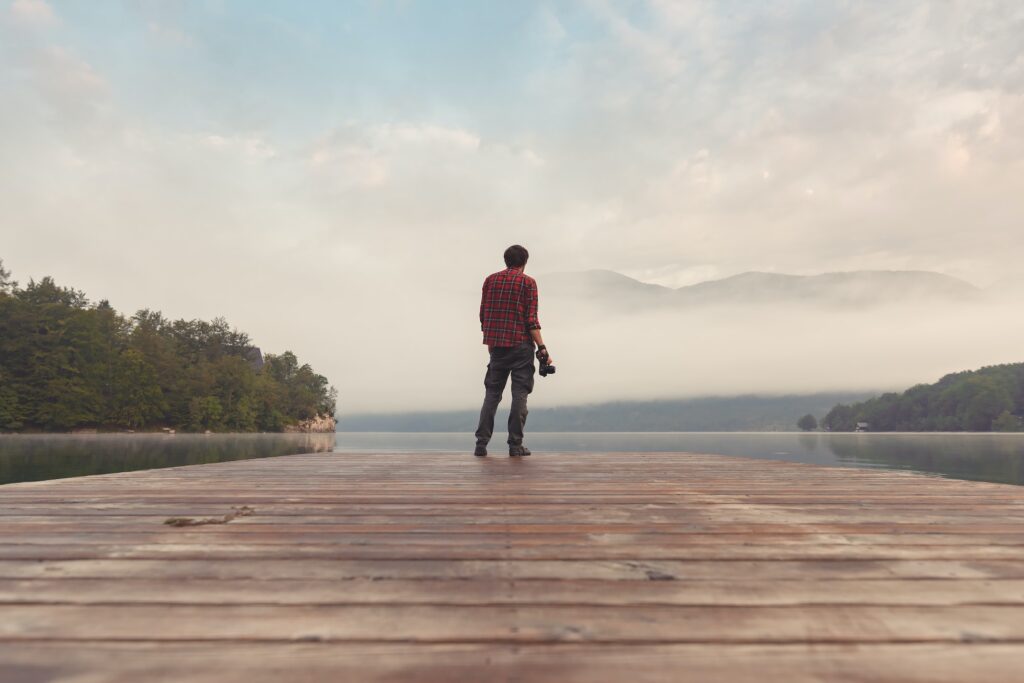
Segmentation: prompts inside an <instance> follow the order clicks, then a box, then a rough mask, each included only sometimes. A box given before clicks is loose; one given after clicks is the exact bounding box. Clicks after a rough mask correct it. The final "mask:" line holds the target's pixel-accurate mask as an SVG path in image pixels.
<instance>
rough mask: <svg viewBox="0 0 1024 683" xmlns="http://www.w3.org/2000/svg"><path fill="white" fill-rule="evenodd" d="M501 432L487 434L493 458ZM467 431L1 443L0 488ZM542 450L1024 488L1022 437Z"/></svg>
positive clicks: (580, 442) (538, 447)
mask: <svg viewBox="0 0 1024 683" xmlns="http://www.w3.org/2000/svg"><path fill="white" fill-rule="evenodd" d="M504 438H505V437H504V435H503V434H495V437H494V441H493V442H492V452H493V453H495V454H497V455H500V454H502V452H503V448H504V443H503V442H504ZM472 444H473V437H472V434H469V433H466V434H462V433H458V434H456V433H345V432H341V433H338V434H337V435H334V434H211V435H199V434H178V435H174V436H165V435H160V434H137V435H127V434H99V435H63V434H61V435H22V436H0V484H3V483H11V482H16V481H37V480H42V479H59V478H62V477H78V476H82V475H86V474H106V473H110V472H124V471H128V470H144V469H155V468H160V467H176V466H178V465H195V464H200V463H211V462H222V461H225V460H245V459H248V458H265V457H270V456H275V455H289V454H293V453H311V452H322V451H331V450H336V451H340V452H346V451H348V452H380V453H386V452H395V451H416V452H423V451H434V452H451V453H456V454H465V455H466V456H469V453H471V451H472ZM529 445H530V447H531V448H533V450H534V452H535V453H536V456H537V457H543V454H544V452H545V451H548V452H568V453H584V452H591V453H602V452H614V451H618V452H622V451H625V452H642V451H681V452H690V453H712V454H719V455H736V456H743V457H747V458H766V459H774V460H789V461H793V462H804V463H812V464H816V465H832V466H836V465H839V466H845V467H867V468H888V469H900V470H910V471H914V472H922V473H928V474H935V475H939V476H944V477H951V478H954V479H971V480H977V481H991V482H998V483H1006V484H1018V485H1024V434H820V433H814V434H779V433H764V434H749V433H747V434H740V433H692V432H672V433H664V432H662V433H635V432H634V433H628V432H613V433H594V432H578V433H553V432H546V433H545V432H538V433H533V434H530V435H529Z"/></svg>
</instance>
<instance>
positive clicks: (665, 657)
mask: <svg viewBox="0 0 1024 683" xmlns="http://www.w3.org/2000/svg"><path fill="white" fill-rule="evenodd" d="M1022 660H1024V645H1016V644H989V643H973V644H948V643H942V644H905V645H864V644H858V645H849V644H843V645H827V644H816V645H771V646H764V645H730V644H700V645H641V644H633V645H628V646H623V645H607V644H601V645H587V644H546V645H543V646H530V645H528V644H516V645H514V646H509V645H495V644H486V645H465V644H445V645H425V644H416V645H412V644H362V643H360V644H351V643H226V642H217V643H152V642H148V643H111V642H96V641H87V642H83V643H81V644H79V645H78V646H74V645H71V646H69V645H68V644H61V643H53V642H49V643H48V642H34V643H30V642H20V643H0V662H4V673H5V679H4V681H5V683H39V682H40V681H47V682H54V681H56V682H60V683H63V682H65V681H66V682H71V681H80V680H90V681H92V680H102V681H104V682H105V683H139V682H140V681H156V680H159V681H189V683H279V682H280V681H284V680H306V681H360V682H361V683H363V682H366V683H378V682H379V683H394V681H418V682H427V681H429V682H436V683H441V682H447V681H496V682H499V683H519V682H522V681H561V682H565V683H622V682H623V681H630V682H631V683H662V682H671V683H706V682H707V681H780V682H785V683H811V682H814V683H821V682H823V681H828V682H830V683H832V682H839V683H874V682H881V681H900V682H901V683H963V682H964V681H985V683H1016V682H1017V681H1019V680H1020V662H1021V661H1022Z"/></svg>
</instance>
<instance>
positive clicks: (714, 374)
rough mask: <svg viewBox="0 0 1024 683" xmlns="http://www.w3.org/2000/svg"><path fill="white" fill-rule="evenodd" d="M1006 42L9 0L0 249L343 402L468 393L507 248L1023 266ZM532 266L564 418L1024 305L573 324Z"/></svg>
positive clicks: (34, 273)
mask: <svg viewBox="0 0 1024 683" xmlns="http://www.w3.org/2000/svg"><path fill="white" fill-rule="evenodd" d="M1022 35H1024V5H1022V4H1021V3H1019V2H1015V1H1013V0H1006V1H1001V0H985V1H960V2H958V1H949V2H924V1H920V0H892V1H890V2H885V3H860V2H822V1H820V0H807V1H783V2H772V3H761V2H710V1H709V2H702V1H700V0H694V1H692V2H682V1H681V2H672V1H670V0H648V1H647V2H610V1H608V2H605V1H601V0H594V1H592V2H572V3H570V2H550V3H543V2H537V3H534V2H522V3H458V2H451V3H448V2H404V1H403V2H398V1H395V2H388V1H384V2H366V3H364V4H359V3H333V2H323V3H319V4H318V3H313V2H310V3H301V4H296V3H289V2H258V3H257V2H207V3H203V2H189V3H185V2H150V1H146V0H137V1H129V0H125V1H124V2H113V1H111V2H102V3H92V2H89V3H81V2H55V1H53V2H47V1H45V0H13V2H11V1H9V0H3V4H2V5H0V60H2V61H0V101H2V103H3V106H2V107H0V231H2V234H0V258H3V259H4V261H5V263H6V265H7V267H9V268H10V269H12V270H13V271H14V273H15V276H16V277H18V278H19V279H21V280H27V279H28V278H29V277H37V278H38V277H41V276H43V275H47V274H50V275H54V276H55V277H56V278H57V279H58V281H60V282H62V283H65V284H73V285H75V286H77V287H80V288H82V289H84V290H86V292H87V293H88V294H89V295H90V296H91V297H93V298H94V299H99V298H108V299H110V300H111V302H112V304H113V305H114V306H115V307H116V308H118V309H119V310H121V311H123V312H126V313H130V312H132V311H134V310H135V309H138V308H141V307H150V308H155V309H161V310H163V311H164V312H165V313H166V314H168V315H171V316H174V317H213V316H217V315H223V316H225V317H227V318H228V319H229V320H230V321H231V322H232V323H233V324H235V325H237V326H238V327H239V328H241V329H244V330H246V331H247V332H249V333H250V334H251V335H252V336H253V337H254V338H255V340H256V341H257V342H258V343H259V344H260V345H261V346H263V347H264V348H265V349H268V350H271V351H280V350H284V349H285V348H289V349H292V350H294V351H295V352H296V353H298V354H299V356H300V357H301V358H303V359H304V360H307V361H309V362H311V363H312V364H313V365H314V367H316V368H317V369H318V370H320V371H321V372H323V373H325V374H326V375H328V377H329V378H330V379H331V380H332V381H333V382H334V384H335V385H337V387H338V388H339V391H340V394H341V399H340V407H341V409H342V410H346V411H366V410H385V409H396V408H399V409H405V408H434V407H436V408H451V407H467V406H469V405H472V404H473V403H474V402H475V401H476V400H477V398H478V397H477V394H478V393H479V390H480V387H479V386H478V385H479V383H480V378H481V377H480V376H482V366H483V363H484V362H485V361H484V353H483V351H482V347H481V346H480V345H479V343H478V342H479V339H478V334H479V331H478V324H477V321H476V306H477V302H478V296H479V286H480V281H481V280H482V278H483V276H484V275H486V274H487V273H489V272H492V271H494V270H497V269H498V268H499V267H500V266H501V261H500V256H501V252H502V250H503V249H504V248H505V247H506V246H508V244H510V243H513V242H519V243H522V244H525V245H526V246H527V247H528V248H529V249H530V251H531V253H532V254H533V256H532V258H531V261H530V271H531V272H534V273H544V272H551V271H566V270H575V269H587V268H607V269H612V270H618V271H620V272H624V273H627V274H629V275H632V276H634V277H637V278H640V279H643V280H646V281H651V282H658V283H662V284H669V285H673V286H679V285H684V284H688V283H692V282H696V281H700V280H704V279H709V278H714V277H722V276H727V275H731V274H734V273H738V272H743V271H747V270H764V271H778V272H790V273H799V274H809V273H819V272H826V271H837V270H854V269H904V268H906V269H922V270H934V271H938V272H942V273H946V274H950V275H954V276H957V277H961V278H964V279H967V280H969V281H971V282H973V283H975V284H977V285H980V286H986V287H987V286H991V285H999V284H1000V283H1006V282H1010V281H1014V280H1016V279H1017V278H1018V273H1019V263H1020V258H1021V253H1022V252H1024V229H1022V228H1024V226H1022V224H1021V217H1022V215H1024V211H1022V210H1024V41H1021V36H1022ZM541 283H542V291H541V294H542V322H543V323H544V325H545V332H546V334H547V337H548V340H549V342H550V345H551V347H552V350H553V352H554V353H555V354H556V356H559V358H558V360H560V361H561V362H562V364H563V366H564V367H565V369H566V374H565V375H561V374H560V375H558V376H557V377H555V378H548V379H546V380H544V382H545V386H544V388H545V389H546V390H548V391H547V392H546V395H545V396H544V397H543V398H542V400H543V401H547V402H562V403H570V402H579V401H584V400H602V399H607V398H616V397H636V398H640V397H646V396H652V395H659V396H672V395H680V396H682V395H694V394H700V393H719V394H720V393H734V392H744V391H788V390H803V389H817V388H842V389H846V388H865V387H867V388H874V387H881V388H887V387H890V386H892V387H896V386H900V385H901V384H902V383H912V382H915V381H926V380H933V379H935V378H936V377H934V376H932V375H933V374H935V373H939V372H945V371H948V370H955V369H963V367H966V366H962V365H961V364H970V363H978V364H980V363H986V362H999V361H1008V360H1018V361H1019V360H1024V357H1019V356H1018V357H1016V358H1014V357H1013V354H1014V353H1019V351H1018V350H1019V349H1020V348H1021V345H1020V343H1019V341H1020V333H1021V330H1020V329H1018V327H1017V323H1016V322H1015V319H1016V318H1019V317H1020V316H1019V314H1017V315H1012V314H1010V313H1009V311H1010V310H1011V309H1009V308H999V309H984V310H981V309H973V310H972V311H969V312H965V311H959V310H958V311H957V312H956V313H955V315H952V314H951V313H950V311H947V310H938V311H930V312H927V313H925V312H921V319H920V320H918V321H915V324H913V325H908V324H907V319H906V316H905V315H904V314H891V312H889V313H886V314H884V315H883V314H880V315H879V317H877V318H874V319H867V318H858V319H857V320H844V321H836V320H832V319H828V320H826V319H816V320H812V321H808V320H806V319H795V318H791V317H787V316H789V315H790V314H789V313H784V312H782V313H778V314H775V313H774V312H771V311H747V312H744V314H743V315H742V316H739V317H737V314H736V312H735V311H733V312H732V313H730V314H728V315H726V314H725V313H722V314H720V315H719V314H701V316H695V317H694V318H691V319H686V318H673V319H671V320H666V319H663V318H659V319H649V318H644V317H642V316H641V317H639V318H635V319H630V320H628V321H624V320H615V319H612V318H607V319H596V320H594V319H590V320H583V319H581V318H579V317H573V316H572V315H571V310H566V307H564V306H563V307H559V306H554V307H552V308H551V310H550V311H547V310H546V309H545V308H544V301H543V294H544V292H543V279H541ZM546 313H550V314H551V315H546ZM709 316H710V317H709ZM716 316H717V317H716ZM993 320H998V321H999V323H998V326H997V328H993V327H991V325H992V324H993V323H992V321H993ZM570 322H572V323H573V324H572V325H570V324H569V323H570ZM889 323H892V324H891V325H890V324H889ZM986 324H988V325H989V327H988V328H986V326H985V325H986ZM909 328H912V330H911V331H912V332H913V333H912V334H906V335H902V336H901V335H900V334H896V332H893V330H896V331H899V332H900V333H901V334H902V332H906V331H907V329H909ZM808 330H818V332H813V333H811V334H809V333H808V332H807V331H808ZM850 330H857V332H856V333H850ZM698 331H699V332H698ZM926 340H930V341H926ZM845 342H848V344H847V345H846V346H844V345H843V344H844V343H845ZM924 343H927V350H926V351H924V352H922V351H921V347H922V344H924ZM839 348H842V349H843V352H844V353H846V354H848V356H846V358H847V360H843V361H841V362H836V363H829V364H827V366H825V367H819V366H817V365H816V367H815V370H814V372H813V373H808V372H806V371H803V372H801V370H800V369H801V368H805V367H806V363H807V362H808V358H810V359H818V358H822V357H826V356H829V357H831V355H834V354H835V353H837V349H839ZM865 349H870V350H871V352H867V351H865ZM599 351H600V353H599ZM634 354H635V355H636V356H637V359H636V360H635V361H634V365H633V366H629V365H627V364H625V363H618V362H616V363H615V364H613V365H614V366H615V367H614V368H609V363H608V361H607V358H608V357H615V358H619V359H625V358H629V357H630V356H631V355H634ZM573 367H575V368H576V369H577V370H576V371H575V373H574V374H573V373H571V372H569V370H570V368H573ZM574 375H575V376H574ZM549 383H550V384H549Z"/></svg>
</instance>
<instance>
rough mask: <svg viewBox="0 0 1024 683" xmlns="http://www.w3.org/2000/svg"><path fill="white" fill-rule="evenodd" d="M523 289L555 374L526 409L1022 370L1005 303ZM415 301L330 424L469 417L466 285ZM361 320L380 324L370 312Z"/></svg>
mask: <svg viewBox="0 0 1024 683" xmlns="http://www.w3.org/2000/svg"><path fill="white" fill-rule="evenodd" d="M528 271H529V269H528ZM480 279H481V280H482V276H481V278H480ZM537 280H538V285H539V289H540V302H541V303H540V320H541V324H542V325H543V327H544V337H545V341H546V342H547V345H548V347H549V349H550V350H551V352H552V354H553V357H554V359H555V363H556V365H557V366H558V374H557V375H555V376H554V377H547V378H543V379H541V378H538V379H537V386H536V389H535V391H534V394H533V396H532V397H531V410H540V409H543V407H544V406H556V405H576V404H587V403H599V402H604V401H615V400H644V399H652V398H686V397H694V396H729V395H739V394H766V395H776V394H791V393H813V392H820V391H867V392H873V391H882V390H899V391H902V390H904V389H906V388H908V387H910V386H912V385H914V384H919V383H925V382H934V381H936V380H938V379H939V378H940V377H941V376H943V375H944V374H947V373H950V372H957V371H961V370H967V369H974V368H978V367H981V366H985V365H992V364H999V363H1010V362H1020V361H1021V360H1024V352H1022V350H1021V349H1022V347H1021V344H1020V340H1021V339H1024V316H1020V315H1019V314H1018V313H1017V312H1016V311H1018V310H1019V306H1020V303H1021V301H1020V299H1019V298H1016V297H1004V298H1000V297H997V296H995V295H992V294H984V295H979V297H978V298H977V300H972V301H962V300H957V299H953V300H943V299H941V298H915V299H911V300H904V301H901V300H899V299H898V297H897V293H894V294H893V298H894V299H896V300H895V301H893V302H891V303H886V302H882V303H878V304H874V305H870V306H841V305H833V304H830V303H828V302H825V303H820V302H802V301H800V300H798V299H790V300H788V301H784V302H771V303H759V304H742V303H726V304H718V303H716V304H713V305H685V306H673V307H653V308H650V307H648V308H640V307H637V306H631V305H630V302H629V301H628V300H627V301H626V302H625V303H623V302H622V301H617V300H614V299H611V298H609V297H607V296H605V297H603V298H586V297H576V296H568V295H564V294H560V293H559V292H558V291H557V288H555V287H552V286H550V285H549V284H548V283H546V281H545V278H544V276H543V275H538V276H537ZM424 294H426V293H424ZM428 298H429V297H426V296H425V297H424V298H420V296H419V295H418V294H416V295H413V296H410V297H406V298H405V299H404V300H403V301H402V302H401V303H400V304H399V305H398V310H397V311H395V310H393V309H391V310H389V311H388V314H387V316H388V318H390V317H391V316H400V324H401V326H402V328H403V329H404V328H405V327H406V326H409V327H410V328H411V329H415V330H418V331H426V332H424V333H423V335H422V336H417V337H416V338H415V339H412V338H409V337H406V336H404V335H394V336H388V335H381V336H380V337H379V338H378V339H377V340H376V341H375V343H374V344H373V345H371V346H368V347H366V348H364V349H362V350H360V352H359V354H358V355H357V356H356V357H352V358H345V359H342V360H341V363H342V366H343V367H342V369H341V373H340V375H339V376H340V377H342V378H343V381H339V385H340V386H341V397H340V401H339V412H340V413H341V414H346V413H347V414H353V413H365V412H388V411H402V410H452V409H467V408H474V407H478V404H479V401H480V398H481V395H482V381H483V374H484V366H485V365H486V362H487V352H486V348H485V347H484V346H483V345H482V344H480V331H479V325H478V323H477V320H476V313H477V308H478V306H479V292H478V285H477V283H476V282H475V281H474V283H473V286H472V287H470V286H468V285H467V287H465V288H464V289H463V290H461V291H446V292H444V293H443V294H442V295H440V296H438V297H435V298H434V300H432V301H427V299H428ZM363 320H364V321H367V322H366V324H368V325H370V326H371V327H373V326H374V325H375V324H379V325H381V326H383V325H387V324H389V320H385V319H384V317H382V316H381V315H380V314H378V313H375V312H373V311H367V312H366V316H365V317H364V318H363ZM374 321H377V322H376V323H375V322H374ZM390 324H392V325H393V324H394V322H393V319H391V322H390ZM431 330H436V333H432V332H430V331H431Z"/></svg>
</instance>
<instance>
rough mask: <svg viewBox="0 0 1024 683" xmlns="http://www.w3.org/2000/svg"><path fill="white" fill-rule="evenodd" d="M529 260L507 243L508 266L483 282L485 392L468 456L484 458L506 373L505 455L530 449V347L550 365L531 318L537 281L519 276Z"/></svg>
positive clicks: (536, 324) (521, 250)
mask: <svg viewBox="0 0 1024 683" xmlns="http://www.w3.org/2000/svg"><path fill="white" fill-rule="evenodd" d="M529 258H530V253H529V252H528V251H526V249H525V248H523V247H521V246H519V245H518V244H515V245H512V246H511V247H509V248H508V249H506V250H505V265H506V266H508V267H507V268H506V269H505V270H502V271H498V272H497V273H493V274H491V275H488V276H487V279H486V280H484V288H483V297H482V298H481V300H480V327H481V329H482V330H483V332H484V344H487V350H488V351H489V352H490V356H491V358H490V361H491V362H490V363H488V364H487V373H486V374H485V375H484V388H485V390H486V391H485V393H484V405H483V407H482V408H481V409H480V425H479V426H478V427H477V430H476V450H475V451H474V452H473V455H477V456H485V455H487V444H488V442H489V441H490V440H491V434H493V433H494V413H495V412H496V411H497V410H498V404H499V403H501V395H502V393H504V391H505V383H506V382H507V381H508V378H509V375H512V409H511V412H510V413H509V416H508V454H509V455H510V456H525V455H529V454H530V449H528V448H527V447H526V446H524V445H523V427H524V426H525V425H526V414H527V412H528V411H527V410H526V398H527V396H529V395H530V392H531V391H533V373H534V367H533V356H534V343H536V344H537V358H538V359H539V360H540V361H541V362H542V363H551V356H549V355H548V351H547V347H545V346H544V339H543V337H541V333H540V322H538V320H537V282H536V281H535V280H534V279H533V278H532V277H530V276H528V275H526V274H525V273H524V272H523V270H524V269H525V268H526V261H527V260H528V259H529Z"/></svg>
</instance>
